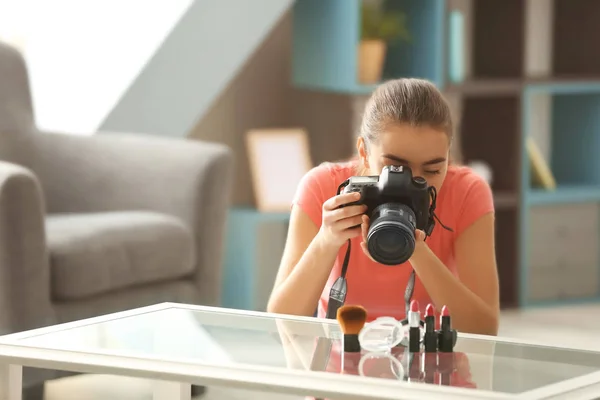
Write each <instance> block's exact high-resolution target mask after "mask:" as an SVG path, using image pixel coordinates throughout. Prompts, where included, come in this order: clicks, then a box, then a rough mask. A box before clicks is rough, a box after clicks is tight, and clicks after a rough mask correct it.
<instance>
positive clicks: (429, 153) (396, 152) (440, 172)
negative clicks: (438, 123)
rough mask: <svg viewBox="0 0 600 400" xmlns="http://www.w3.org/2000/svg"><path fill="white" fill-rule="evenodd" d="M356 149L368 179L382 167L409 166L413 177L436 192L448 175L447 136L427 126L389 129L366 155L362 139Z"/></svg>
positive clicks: (392, 126)
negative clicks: (420, 177) (425, 181)
mask: <svg viewBox="0 0 600 400" xmlns="http://www.w3.org/2000/svg"><path fill="white" fill-rule="evenodd" d="M357 147H358V154H359V156H360V159H361V161H362V163H363V165H364V166H365V167H367V169H368V170H369V174H370V175H379V174H380V173H381V169H382V168H383V167H384V166H385V165H403V166H408V167H410V169H411V170H412V173H413V176H422V177H423V178H425V180H427V183H428V184H429V185H431V186H435V188H436V189H437V190H438V191H439V190H440V189H441V187H442V183H443V182H444V178H445V177H446V172H447V171H448V157H449V150H450V143H449V140H448V135H447V134H446V133H445V132H443V131H440V130H436V129H433V128H431V127H428V126H411V125H408V124H396V125H391V126H390V127H389V128H388V129H386V131H385V132H382V133H381V134H380V135H379V139H378V140H377V142H376V143H370V145H369V149H368V150H369V152H368V153H367V151H366V150H367V149H366V148H365V143H364V141H363V139H362V138H359V139H358V142H357Z"/></svg>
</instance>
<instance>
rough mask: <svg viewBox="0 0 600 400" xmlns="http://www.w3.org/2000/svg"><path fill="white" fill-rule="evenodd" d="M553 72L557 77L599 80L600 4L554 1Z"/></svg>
mask: <svg viewBox="0 0 600 400" xmlns="http://www.w3.org/2000/svg"><path fill="white" fill-rule="evenodd" d="M553 14H554V21H553V26H554V32H553V34H552V36H553V38H554V46H553V57H552V63H553V70H554V71H553V72H554V75H556V76H563V75H567V76H569V75H578V76H592V77H598V76H600V52H598V21H600V1H598V0H554V13H553Z"/></svg>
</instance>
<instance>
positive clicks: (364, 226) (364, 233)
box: [360, 214, 369, 242]
mask: <svg viewBox="0 0 600 400" xmlns="http://www.w3.org/2000/svg"><path fill="white" fill-rule="evenodd" d="M360 228H361V231H362V237H363V241H364V242H366V241H367V234H368V233H369V217H367V216H366V215H364V214H363V215H362V221H361V224H360Z"/></svg>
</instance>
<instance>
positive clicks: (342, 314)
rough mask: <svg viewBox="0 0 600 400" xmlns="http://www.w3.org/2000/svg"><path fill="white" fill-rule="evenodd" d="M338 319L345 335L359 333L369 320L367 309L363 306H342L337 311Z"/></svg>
mask: <svg viewBox="0 0 600 400" xmlns="http://www.w3.org/2000/svg"><path fill="white" fill-rule="evenodd" d="M337 321H338V323H339V324H340V327H341V328H342V332H343V333H344V335H358V334H359V333H360V330H361V329H362V328H363V326H365V322H366V321H367V310H365V309H364V307H361V306H350V305H348V306H342V307H340V308H339V309H338V311H337Z"/></svg>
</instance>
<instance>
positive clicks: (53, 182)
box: [0, 43, 232, 386]
mask: <svg viewBox="0 0 600 400" xmlns="http://www.w3.org/2000/svg"><path fill="white" fill-rule="evenodd" d="M231 158H232V157H231V153H230V151H229V150H228V149H227V148H226V147H225V146H222V145H218V144H212V143H203V142H199V141H192V140H184V139H181V140H177V139H159V138H156V137H153V136H142V135H140V136H136V135H114V134H102V135H95V136H77V135H68V134H61V133H49V132H40V131H39V130H38V129H37V128H36V127H35V123H34V117H33V110H32V104H31V97H30V91H29V83H28V77H27V71H26V66H25V62H24V60H23V58H22V57H21V55H20V54H19V53H18V52H17V51H16V50H15V49H13V48H11V47H8V46H6V45H3V44H1V43H0V160H2V161H0V330H1V333H4V334H5V333H11V332H17V331H22V330H26V329H31V328H36V327H40V326H45V325H49V324H56V323H60V322H66V321H70V320H74V319H80V318H85V317H91V316H95V315H99V314H105V313H109V312H115V311H119V310H123V309H129V308H133V307H138V306H142V305H148V304H153V303H158V302H163V301H175V302H187V303H196V304H207V305H217V304H219V301H220V287H221V257H222V250H223V235H224V229H225V218H226V211H227V203H228V200H229V191H230V186H231V180H232V168H231V162H232V159H231ZM55 375H56V374H54V375H53V373H51V371H37V372H36V373H28V372H26V375H25V377H24V378H25V380H24V385H26V386H31V385H36V384H39V383H41V382H43V381H44V380H45V379H49V378H52V377H53V376H55Z"/></svg>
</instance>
